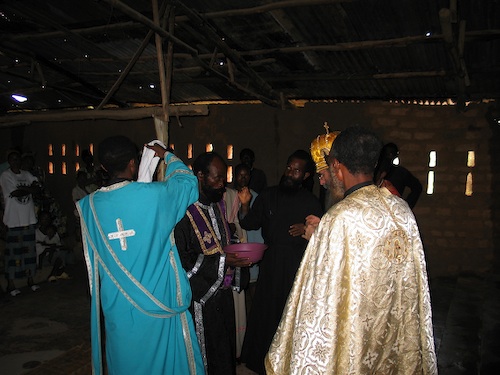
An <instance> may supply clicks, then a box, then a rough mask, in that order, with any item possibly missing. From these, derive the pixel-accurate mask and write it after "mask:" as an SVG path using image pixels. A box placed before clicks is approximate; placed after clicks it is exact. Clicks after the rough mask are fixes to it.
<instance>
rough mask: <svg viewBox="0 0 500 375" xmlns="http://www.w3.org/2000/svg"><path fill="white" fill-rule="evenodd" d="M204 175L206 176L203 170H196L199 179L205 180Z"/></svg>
mask: <svg viewBox="0 0 500 375" xmlns="http://www.w3.org/2000/svg"><path fill="white" fill-rule="evenodd" d="M203 176H204V174H203V172H202V171H198V172H196V177H198V181H201V180H203Z"/></svg>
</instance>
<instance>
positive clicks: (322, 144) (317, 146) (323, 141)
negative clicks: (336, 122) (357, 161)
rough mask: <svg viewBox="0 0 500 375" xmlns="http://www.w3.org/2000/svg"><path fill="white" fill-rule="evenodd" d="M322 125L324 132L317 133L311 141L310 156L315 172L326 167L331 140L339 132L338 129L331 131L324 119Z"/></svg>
mask: <svg viewBox="0 0 500 375" xmlns="http://www.w3.org/2000/svg"><path fill="white" fill-rule="evenodd" d="M323 127H324V128H325V130H326V134H321V135H318V136H317V137H316V138H315V139H313V141H312V142H311V156H312V158H313V160H314V162H315V163H316V172H321V171H324V170H325V169H328V163H327V162H326V158H327V157H328V155H329V154H330V148H332V144H333V141H334V140H335V138H337V135H339V134H340V132H339V131H335V132H331V133H330V130H329V129H330V128H329V126H328V123H327V122H326V121H325V123H324V125H323Z"/></svg>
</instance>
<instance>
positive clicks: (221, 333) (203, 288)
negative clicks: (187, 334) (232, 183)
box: [174, 152, 250, 375]
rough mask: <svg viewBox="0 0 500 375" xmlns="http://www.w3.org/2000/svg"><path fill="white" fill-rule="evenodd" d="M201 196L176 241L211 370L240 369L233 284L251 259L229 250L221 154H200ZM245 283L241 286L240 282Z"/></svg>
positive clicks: (224, 373)
mask: <svg viewBox="0 0 500 375" xmlns="http://www.w3.org/2000/svg"><path fill="white" fill-rule="evenodd" d="M193 172H194V174H195V175H196V177H197V178H198V190H199V199H198V201H197V202H195V203H194V204H192V205H191V206H189V207H188V209H187V212H186V215H185V216H184V217H183V218H182V220H181V221H180V222H179V223H178V224H177V225H176V227H175V230H174V236H175V242H176V244H177V249H178V251H179V256H180V258H181V263H182V267H183V268H184V269H185V270H186V272H187V274H188V278H189V282H190V284H191V290H192V292H193V299H192V304H191V307H190V311H191V314H193V319H194V322H195V328H196V335H197V337H198V342H199V343H200V348H201V352H202V357H203V361H204V364H205V369H206V372H207V374H208V375H231V374H236V327H235V315H234V302H233V293H232V290H231V288H232V286H233V285H235V283H236V282H237V281H238V280H239V279H240V277H237V275H238V272H240V270H239V267H246V266H249V265H250V263H249V261H248V259H246V258H245V259H242V258H239V257H238V256H237V255H235V254H225V253H224V251H223V249H224V247H225V246H226V245H228V244H229V241H230V238H231V232H230V229H229V225H228V222H227V219H226V211H225V206H224V201H223V199H222V197H223V195H224V191H225V190H226V189H225V185H226V172H227V166H226V164H225V162H224V161H223V160H222V158H221V157H220V155H218V154H217V153H215V152H206V153H203V154H201V155H200V156H198V157H197V158H196V160H195V161H194V163H193ZM236 286H239V285H236Z"/></svg>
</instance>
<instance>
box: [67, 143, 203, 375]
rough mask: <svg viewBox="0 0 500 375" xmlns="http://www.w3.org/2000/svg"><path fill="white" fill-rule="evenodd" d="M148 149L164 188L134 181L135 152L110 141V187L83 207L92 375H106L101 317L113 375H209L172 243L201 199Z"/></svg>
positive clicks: (191, 183) (167, 157) (184, 174)
mask: <svg viewBox="0 0 500 375" xmlns="http://www.w3.org/2000/svg"><path fill="white" fill-rule="evenodd" d="M146 147H147V148H148V149H151V150H154V152H155V155H157V156H161V157H163V158H164V161H165V164H166V172H165V176H167V178H166V180H165V181H164V182H153V183H141V182H133V181H134V180H135V179H136V178H137V171H138V161H137V148H136V147H135V145H134V144H133V142H132V141H130V140H129V139H128V138H126V137H123V136H116V137H110V138H107V139H106V140H104V141H103V142H102V143H101V144H100V145H99V150H98V152H99V160H100V162H101V164H102V167H103V168H104V169H105V170H106V171H107V172H108V173H109V176H110V180H109V182H108V185H107V186H105V187H103V188H101V189H99V190H97V191H96V192H94V193H92V194H90V195H88V196H86V197H85V198H83V199H81V200H80V201H78V205H77V206H78V211H79V214H80V217H81V225H82V239H83V245H84V252H85V261H86V263H87V268H88V273H89V283H90V292H91V296H92V305H91V329H92V362H93V373H94V374H102V373H103V368H102V363H103V360H102V355H101V321H100V316H101V310H102V313H103V316H104V326H105V339H106V345H105V347H106V364H107V370H108V374H119V375H123V374H134V375H137V374H148V375H149V374H203V373H204V368H203V362H202V359H201V352H200V349H199V346H198V343H197V340H196V333H195V331H194V325H193V321H192V317H191V315H190V313H189V311H188V308H189V306H190V303H191V289H190V286H189V280H188V278H187V275H186V273H185V272H184V270H183V269H182V266H181V264H180V259H179V255H178V252H177V248H176V245H175V242H174V237H173V229H174V227H175V225H176V223H177V222H178V221H179V220H180V219H181V218H182V217H183V216H184V213H185V212H186V208H187V207H188V206H189V205H190V204H191V203H193V202H195V201H196V200H197V198H198V183H197V179H196V177H195V176H194V175H193V174H192V173H191V171H189V169H188V168H187V167H186V166H185V165H184V164H183V163H182V162H181V161H180V160H179V159H178V158H177V157H175V155H173V154H171V153H170V152H168V151H166V150H165V149H164V148H163V147H161V146H160V145H158V144H155V145H153V146H146Z"/></svg>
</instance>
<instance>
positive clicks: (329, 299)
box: [266, 185, 437, 375]
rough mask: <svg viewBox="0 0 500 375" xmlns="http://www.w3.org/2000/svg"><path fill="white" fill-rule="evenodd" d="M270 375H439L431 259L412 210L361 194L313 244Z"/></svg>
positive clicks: (269, 360) (372, 189)
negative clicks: (429, 272)
mask: <svg viewBox="0 0 500 375" xmlns="http://www.w3.org/2000/svg"><path fill="white" fill-rule="evenodd" d="M266 370H267V374H300V375H305V374H340V375H347V374H383V375H390V374H394V375H396V374H397V375H403V374H408V375H410V374H411V375H414V374H437V363H436V356H435V352H434V338H433V328H432V316H431V304H430V296H429V287H428V282H427V273H426V264H425V259H424V250H423V246H422V242H421V239H420V234H419V231H418V227H417V224H416V221H415V218H414V215H413V213H412V211H411V210H410V208H409V207H408V205H407V204H406V203H405V202H404V201H403V200H402V199H400V198H398V197H396V196H394V195H392V194H391V193H390V192H389V191H388V190H387V189H385V188H381V189H379V188H377V187H376V186H374V185H371V186H367V187H363V188H361V189H359V190H357V191H355V192H353V193H351V194H350V195H348V196H347V197H346V198H345V199H344V200H343V201H341V202H339V203H338V204H336V205H335V206H333V207H332V208H331V209H330V210H329V211H328V212H327V213H326V214H325V215H324V216H323V218H322V219H321V223H320V224H319V226H318V228H317V230H316V233H315V234H314V235H313V237H312V238H311V240H310V242H309V245H308V247H307V250H306V252H305V254H304V258H303V260H302V263H301V266H300V268H299V271H298V273H297V276H296V279H295V283H294V286H293V288H292V291H291V293H290V295H289V298H288V301H287V305H286V307H285V310H284V312H283V316H282V319H281V322H280V324H279V327H278V330H277V332H276V335H275V336H274V340H273V342H272V344H271V347H270V349H269V353H268V355H267V357H266Z"/></svg>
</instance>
